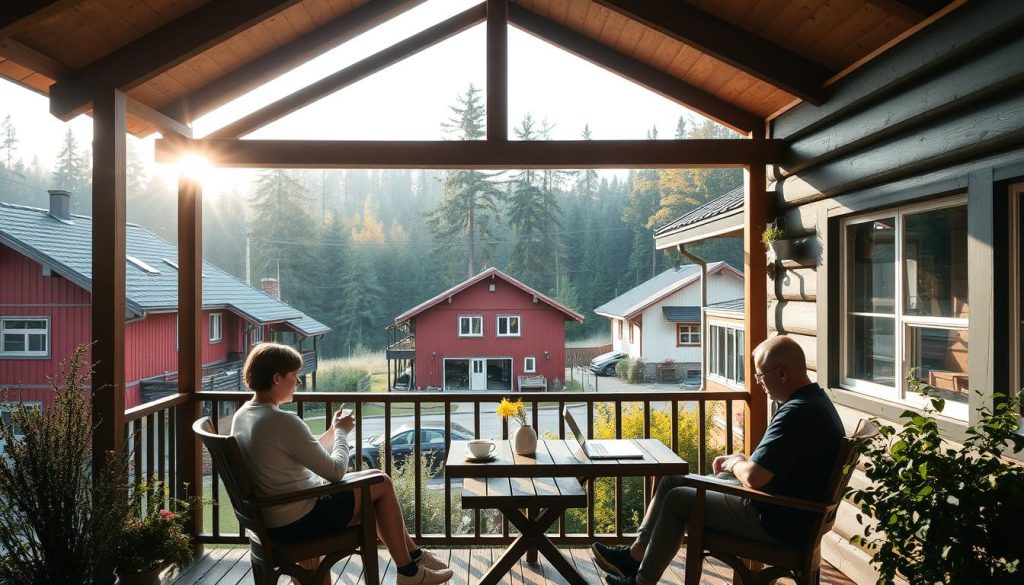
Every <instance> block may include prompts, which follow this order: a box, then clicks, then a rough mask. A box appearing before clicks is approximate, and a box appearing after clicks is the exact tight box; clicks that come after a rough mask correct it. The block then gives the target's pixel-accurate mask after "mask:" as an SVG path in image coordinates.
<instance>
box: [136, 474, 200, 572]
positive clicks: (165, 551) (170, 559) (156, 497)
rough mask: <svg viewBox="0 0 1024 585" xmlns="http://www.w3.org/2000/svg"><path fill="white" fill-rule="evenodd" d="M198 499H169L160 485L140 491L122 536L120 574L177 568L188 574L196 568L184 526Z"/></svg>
mask: <svg viewBox="0 0 1024 585" xmlns="http://www.w3.org/2000/svg"><path fill="white" fill-rule="evenodd" d="M197 503H199V502H198V501H196V500H195V499H186V500H180V499H177V498H172V497H169V494H168V490H167V489H166V487H165V486H164V485H163V484H162V483H160V482H154V483H152V484H140V485H138V486H137V487H136V491H135V493H134V500H133V504H134V507H135V509H136V512H135V513H132V514H130V515H129V516H128V517H127V518H126V520H125V522H124V528H123V530H122V532H121V539H120V545H119V546H118V549H117V571H118V573H120V574H122V575H126V574H129V573H143V572H146V571H150V570H152V569H156V568H159V567H165V566H168V565H174V566H176V567H178V569H181V570H184V569H185V568H187V567H188V566H189V565H191V564H192V559H193V557H192V544H191V542H190V541H189V537H188V533H187V532H186V531H185V527H184V522H185V519H186V518H188V516H189V514H190V513H191V510H192V507H193V506H194V505H195V504H197Z"/></svg>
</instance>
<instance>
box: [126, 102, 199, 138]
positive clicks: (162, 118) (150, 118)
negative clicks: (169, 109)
mask: <svg viewBox="0 0 1024 585" xmlns="http://www.w3.org/2000/svg"><path fill="white" fill-rule="evenodd" d="M125 102H126V106H127V108H128V115H129V116H132V117H134V118H138V119H139V120H142V121H143V122H145V123H146V124H148V125H149V126H151V127H153V128H155V129H156V131H159V132H160V133H162V134H164V135H167V134H168V133H170V134H177V135H179V136H183V137H185V138H192V127H191V126H189V125H188V124H185V123H184V122H182V121H181V120H176V119H174V118H172V117H170V116H167V115H165V114H164V113H163V112H158V111H156V110H154V109H153V108H151V107H149V106H147V105H146V104H144V103H142V102H140V101H138V100H135V99H132V98H131V97H130V96H125ZM151 133H152V132H151Z"/></svg>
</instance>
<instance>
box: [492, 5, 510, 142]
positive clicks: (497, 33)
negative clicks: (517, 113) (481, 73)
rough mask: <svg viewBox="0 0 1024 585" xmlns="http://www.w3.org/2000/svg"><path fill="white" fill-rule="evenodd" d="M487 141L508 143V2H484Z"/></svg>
mask: <svg viewBox="0 0 1024 585" xmlns="http://www.w3.org/2000/svg"><path fill="white" fill-rule="evenodd" d="M487 139H488V140H508V0H487Z"/></svg>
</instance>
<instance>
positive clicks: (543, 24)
mask: <svg viewBox="0 0 1024 585" xmlns="http://www.w3.org/2000/svg"><path fill="white" fill-rule="evenodd" d="M508 16H509V22H510V23H511V24H512V25H513V26H515V27H516V28H519V29H521V30H523V31H524V32H527V33H530V34H532V35H534V36H536V37H538V38H540V39H541V40H544V41H546V42H548V43H551V44H552V45H555V46H556V47H559V48H560V49H562V50H564V51H568V52H569V53H572V54H574V55H576V56H577V57H580V58H581V59H584V60H586V61H589V62H590V63H593V64H594V65H597V66H598V67H601V68H604V69H606V70H608V71H611V72H612V73H615V74H617V75H619V76H620V77H623V78H625V79H628V80H629V81H632V82H633V83H636V84H637V85H640V86H642V87H645V88H647V89H649V90H651V91H653V92H654V93H657V94H659V95H661V96H664V97H665V98H667V99H670V100H672V101H674V102H676V103H678V104H681V105H683V106H686V107H688V108H691V109H693V110H695V111H696V112H698V113H700V114H701V115H703V116H706V117H708V118H711V119H712V120H714V121H716V122H718V123H719V124H722V125H723V126H728V127H729V128H732V129H733V130H736V131H738V132H740V133H741V134H748V133H750V132H751V131H753V130H755V129H759V128H764V120H763V119H761V118H760V117H759V116H757V115H756V114H753V113H751V112H748V111H747V110H744V109H742V108H739V107H737V106H735V105H733V104H731V103H729V102H727V101H725V100H723V99H721V98H718V97H716V96H713V95H711V94H709V93H707V92H705V91H704V90H702V89H700V88H697V87H694V86H693V85H690V84H688V83H686V82H684V81H681V80H679V79H677V78H675V77H673V76H671V75H669V74H667V73H665V72H663V71H660V70H658V69H655V68H654V67H651V66H650V65H647V64H645V63H642V62H640V61H638V60H636V59H634V58H633V57H630V56H629V55H626V54H624V53H621V52H619V51H617V50H615V49H612V48H611V47H608V46H606V45H603V44H601V43H599V42H597V41H595V40H593V39H590V38H588V37H585V36H583V35H582V34H580V33H578V32H576V31H574V30H571V29H568V28H566V27H564V26H562V25H560V24H558V23H556V22H554V21H552V20H549V19H547V18H544V17H543V16H540V15H539V14H537V13H535V12H531V11H529V10H527V9H525V8H522V7H521V6H518V5H515V4H511V5H509V7H508Z"/></svg>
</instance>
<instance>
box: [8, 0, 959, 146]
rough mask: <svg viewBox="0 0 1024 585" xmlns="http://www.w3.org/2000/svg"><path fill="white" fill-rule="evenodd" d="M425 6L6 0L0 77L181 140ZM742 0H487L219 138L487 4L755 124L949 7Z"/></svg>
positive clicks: (483, 13) (397, 1)
mask: <svg viewBox="0 0 1024 585" xmlns="http://www.w3.org/2000/svg"><path fill="white" fill-rule="evenodd" d="M423 1H424V0H374V1H372V2H368V1H365V0H285V1H281V0H213V1H207V0H175V1H174V2H171V1H169V0H150V1H148V2H145V3H138V2H130V1H128V0H26V1H24V2H8V3H5V4H4V7H3V8H0V77H3V78H6V79H8V80H11V81H13V82H15V83H17V84H20V85H22V86H24V87H27V88H29V89H32V90H34V91H36V92H39V93H41V94H43V95H47V96H49V97H50V106H51V108H50V109H51V112H52V113H53V114H54V115H56V116H57V117H59V118H62V119H70V118H71V117H73V116H74V115H76V114H78V113H82V112H87V111H90V108H91V99H92V97H93V96H94V95H96V94H97V92H101V91H103V90H105V89H107V88H118V89H120V90H122V91H124V92H125V93H126V95H127V97H128V98H129V102H128V111H129V118H128V123H127V128H128V131H129V132H131V133H133V134H135V135H139V136H143V135H146V134H150V133H152V132H154V131H173V132H179V133H181V134H184V135H188V133H189V130H188V126H187V124H189V123H190V122H191V121H192V120H194V119H195V118H197V117H198V116H201V115H203V114H205V113H208V112H210V111H212V110H213V109H215V108H217V107H219V106H221V105H223V104H225V103H227V102H228V101H230V100H232V99H234V98H237V97H239V96H240V95H243V94H244V93H246V92H248V91H251V90H252V89H254V88H256V87H258V86H259V85H261V84H263V83H265V82H267V81H269V80H271V79H273V78H275V77H277V76H279V75H280V74H282V73H284V72H286V71H288V70H290V69H292V68H294V67H296V66H297V65H299V64H301V63H303V62H305V61H308V60H309V59H311V58H312V57H314V56H317V55H319V54H322V53H324V52H326V51H327V50H330V49H331V48H334V47H335V46H337V45H339V44H342V43H344V42H345V41H347V40H349V39H351V38H354V37H355V36H357V35H358V34H360V33H362V32H364V31H366V30H369V29H370V28H373V27H374V26H376V25H378V24H380V23H382V22H385V21H387V20H389V19H390V18H392V17H394V16H396V15H398V14H400V13H402V12H405V11H407V10H410V9H413V8H415V7H416V6H417V5H419V4H421V3H423ZM748 4H749V3H747V2H716V1H712V0H691V1H689V2H670V1H669V0H657V1H654V0H649V1H646V2H630V1H627V0H568V1H566V0H509V1H508V3H507V8H506V4H505V3H504V2H503V1H497V2H496V1H494V0H487V1H485V2H484V3H482V4H481V5H479V6H477V7H476V8H473V9H470V10H467V11H465V12H464V13H462V14H461V15H457V16H455V17H452V18H451V19H449V20H448V21H445V22H444V23H441V24H439V25H436V26H434V27H430V28H429V29H427V30H426V31H425V32H423V33H420V34H418V35H414V37H412V38H410V39H407V40H404V41H401V42H399V43H396V45H394V46H393V47H392V48H390V49H385V50H384V51H382V52H381V53H379V54H378V55H375V56H373V57H370V58H368V59H366V60H364V61H361V62H359V63H357V64H355V65H353V66H350V67H349V68H347V69H346V70H343V71H341V72H339V76H336V77H337V78H336V79H335V80H334V81H333V82H331V83H329V84H328V85H330V87H322V88H320V89H319V90H317V89H316V88H313V89H310V88H306V89H303V90H299V91H298V92H296V94H295V95H296V96H297V99H298V101H295V102H292V103H290V104H289V105H288V106H287V107H284V108H283V109H279V110H277V111H274V112H263V113H262V115H260V116H256V119H251V120H249V121H248V122H245V123H244V124H243V125H242V126H238V125H235V127H234V128H233V129H232V131H231V132H227V133H226V135H227V136H226V137H230V138H237V137H238V136H240V135H243V134H245V133H247V132H250V131H252V130H255V129H256V128H258V127H260V126H261V125H265V124H266V123H269V122H270V121H272V120H273V119H277V118H279V117H281V116H282V115H284V114H286V113H289V112H291V111H294V109H297V108H298V107H302V106H303V105H305V104H306V103H311V101H315V99H319V97H323V95H327V94H328V93H332V92H333V91H336V90H337V89H340V87H344V86H345V85H347V84H349V83H352V82H354V81H356V80H358V79H361V78H362V77H364V76H365V75H368V74H372V73H373V72H375V71H377V70H379V69H382V68H384V67H386V66H388V65H390V64H392V63H394V62H397V61H399V60H401V59H404V58H405V57H408V56H410V55H412V54H415V53H416V52H418V51H419V50H422V49H423V48H425V47H427V46H430V45H432V44H435V43H437V42H441V41H443V40H444V39H446V38H449V37H451V36H452V35H454V34H457V33H458V32H461V31H463V30H466V29H468V28H469V27H471V26H474V25H476V24H479V23H481V22H483V21H484V20H486V19H487V18H489V17H488V12H491V13H492V15H491V18H497V17H496V16H495V15H494V13H495V12H502V14H501V15H500V18H501V20H502V21H504V22H507V23H508V24H511V25H512V26H515V27H517V28H519V29H522V30H524V31H526V32H527V33H529V34H532V35H535V36H537V37H539V38H541V39H544V40H546V41H548V42H550V43H552V44H554V45H555V46H558V47H560V48H562V49H564V50H566V51H569V52H571V53H574V54H576V55H579V56H580V57H582V58H584V59H586V60H588V61H590V62H592V63H595V64H597V65H598V66H601V67H603V68H605V69H607V70H609V71H611V72H613V73H615V74H618V75H620V76H622V77H624V78H626V79H629V80H631V81H634V82H636V83H638V84H640V85H642V86H644V87H647V88H649V89H651V90H652V91H655V92H657V93H659V94H661V95H664V96H666V97H667V98H669V99H672V100H675V101H677V102H679V103H681V104H684V105H686V106H687V107H690V108H692V109H694V110H695V111H697V112H699V113H701V114H703V115H705V116H707V117H709V118H712V119H714V120H717V121H719V122H721V123H723V124H724V125H726V126H729V127H732V128H734V129H737V130H740V131H741V132H743V133H751V132H755V133H756V132H761V131H762V129H763V122H764V120H765V119H767V118H769V117H771V116H772V115H774V114H776V113H778V112H780V111H782V110H784V109H786V108H788V107H790V106H791V105H792V104H794V103H795V102H797V101H799V100H807V101H810V102H812V103H821V102H823V101H824V99H825V91H824V87H825V86H826V84H827V83H828V82H829V80H831V79H834V78H835V77H836V76H837V75H843V74H845V73H847V72H848V71H849V70H850V69H851V68H853V67H854V66H856V65H859V64H860V63H862V62H864V61H865V60H867V59H869V58H870V57H872V56H873V55H874V54H877V53H878V52H880V51H881V50H883V49H884V48H886V47H887V46H889V45H892V44H894V43H896V42H898V41H899V40H901V38H903V37H906V36H908V35H909V34H911V33H912V32H913V31H914V30H916V29H917V28H919V27H920V26H921V25H922V24H923V23H926V22H928V21H929V20H930V19H934V18H937V17H938V16H940V15H941V13H942V11H943V10H948V9H949V6H946V7H945V8H944V7H943V6H944V5H945V4H947V3H945V2H934V3H898V2H877V1H876V0H837V1H834V2H830V3H821V4H820V5H819V4H811V5H808V4H807V3H806V2H802V1H800V0H771V1H766V2H758V3H756V5H755V6H748ZM911 6H913V7H916V8H911ZM489 28H490V27H489ZM499 38H500V37H499ZM339 84H340V85H339ZM303 92H305V93H304V94H303ZM298 94H303V95H298ZM275 116H276V117H275ZM165 134H166V132H165ZM232 134H237V136H236V135H232Z"/></svg>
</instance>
